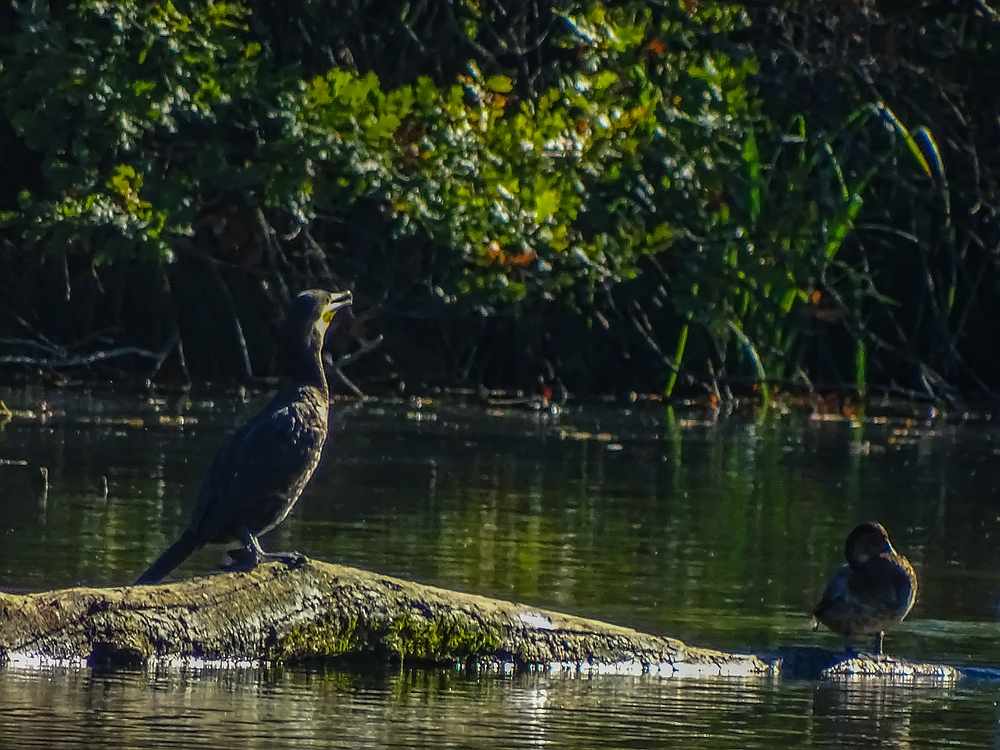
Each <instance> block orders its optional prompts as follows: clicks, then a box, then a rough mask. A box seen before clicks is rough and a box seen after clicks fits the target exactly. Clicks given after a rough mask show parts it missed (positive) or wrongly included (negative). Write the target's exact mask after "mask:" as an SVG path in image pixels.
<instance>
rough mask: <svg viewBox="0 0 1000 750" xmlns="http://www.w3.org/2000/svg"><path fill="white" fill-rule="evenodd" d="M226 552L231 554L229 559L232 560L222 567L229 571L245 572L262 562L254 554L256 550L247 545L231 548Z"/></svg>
mask: <svg viewBox="0 0 1000 750" xmlns="http://www.w3.org/2000/svg"><path fill="white" fill-rule="evenodd" d="M226 554H228V555H229V559H230V560H231V561H232V562H229V563H226V564H225V565H222V566H220V567H221V568H222V570H224V571H226V572H228V573H245V572H247V571H248V570H253V569H254V568H256V567H257V566H258V565H259V564H260V560H259V559H258V557H257V555H255V554H254V551H253V550H251V549H247V548H246V547H237V548H236V549H231V550H229V551H228V552H227V553H226Z"/></svg>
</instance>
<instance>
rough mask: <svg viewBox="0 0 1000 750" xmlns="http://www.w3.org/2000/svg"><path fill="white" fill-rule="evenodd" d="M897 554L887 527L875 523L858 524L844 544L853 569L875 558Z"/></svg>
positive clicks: (845, 554) (846, 555) (845, 553)
mask: <svg viewBox="0 0 1000 750" xmlns="http://www.w3.org/2000/svg"><path fill="white" fill-rule="evenodd" d="M885 553H888V554H890V555H895V554H896V549H895V548H894V547H893V546H892V542H890V541H889V532H887V531H886V530H885V526H883V525H882V524H880V523H876V522H875V521H869V522H868V523H862V524H858V525H857V526H855V527H854V530H853V531H852V532H851V533H850V534H848V535H847V542H846V543H845V544H844V557H846V558H847V562H848V564H849V565H850V566H851V567H857V566H859V565H864V564H865V563H866V562H868V560H870V559H871V558H873V557H878V556H879V555H881V554H885Z"/></svg>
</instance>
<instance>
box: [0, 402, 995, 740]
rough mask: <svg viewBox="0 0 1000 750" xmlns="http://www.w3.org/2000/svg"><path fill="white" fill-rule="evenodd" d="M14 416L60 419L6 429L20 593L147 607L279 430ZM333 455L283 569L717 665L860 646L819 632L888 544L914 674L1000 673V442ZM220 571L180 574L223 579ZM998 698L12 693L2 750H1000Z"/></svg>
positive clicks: (75, 412) (380, 690) (921, 436)
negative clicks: (394, 587)
mask: <svg viewBox="0 0 1000 750" xmlns="http://www.w3.org/2000/svg"><path fill="white" fill-rule="evenodd" d="M0 399H3V400H4V401H5V402H6V403H7V404H8V405H9V406H11V407H13V408H17V407H24V408H28V407H33V406H36V405H37V403H38V402H39V401H41V400H42V399H47V400H48V404H49V406H48V408H49V411H50V412H51V414H50V416H48V417H47V418H45V419H40V418H32V419H28V418H19V419H18V418H16V419H15V420H14V421H12V422H10V423H9V424H7V425H6V427H5V428H4V429H3V430H2V431H0V461H3V463H0V519H2V520H0V588H3V589H5V590H31V589H38V588H49V587H56V586H67V585H76V584H88V585H108V584H116V585H117V584H123V583H128V582H130V581H131V580H134V578H135V577H136V576H137V575H138V574H139V573H140V572H141V571H142V570H143V569H144V567H145V565H146V564H147V563H148V562H149V561H151V560H152V559H153V558H154V557H155V556H156V554H157V553H158V552H160V551H161V550H162V549H163V548H164V547H165V546H166V544H168V543H169V542H170V541H171V539H172V538H173V537H174V536H175V535H176V534H177V533H178V532H179V531H180V529H181V528H182V527H183V526H184V524H185V523H186V521H187V516H188V512H189V509H190V504H191V502H192V498H193V495H194V493H195V491H196V489H197V486H198V483H199V481H200V478H201V476H202V473H203V471H204V469H205V466H206V464H207V462H208V461H209V459H210V457H211V455H212V453H213V451H214V450H215V448H217V447H218V445H219V444H220V443H221V442H222V441H223V440H224V438H225V435H226V432H227V431H228V430H229V429H231V428H232V426H233V425H234V424H236V423H237V422H238V421H239V420H240V419H242V418H243V417H245V416H246V414H248V413H249V411H252V409H253V408H254V406H256V405H257V404H258V403H259V402H251V403H244V402H243V401H242V400H240V399H237V398H220V399H216V400H215V401H214V402H209V401H205V400H199V401H194V402H190V401H187V400H183V399H178V398H174V397H169V398H165V399H154V400H129V399H123V398H120V397H119V398H115V397H110V398H104V397H101V396H100V395H95V394H90V393H82V394H81V393H76V394H65V393H39V392H32V391H27V392H23V391H22V392H17V393H10V392H5V391H0ZM0 419H2V417H0ZM332 439H333V442H332V443H331V445H330V449H329V450H328V452H327V454H326V457H325V460H324V462H323V464H322V466H321V468H320V470H319V472H318V474H317V476H316V478H315V479H314V481H313V483H312V485H311V486H310V487H309V489H308V490H307V491H306V494H305V495H304V496H303V499H302V501H301V502H300V504H299V506H297V508H296V510H295V512H294V513H293V515H292V516H291V517H290V518H289V519H288V520H287V521H286V522H285V524H283V525H282V526H281V527H280V528H279V529H277V530H275V531H274V532H272V534H270V535H268V536H267V537H265V539H264V542H265V547H267V548H270V549H286V550H287V549H297V550H299V551H302V552H304V553H306V554H309V555H311V556H314V557H318V558H322V559H327V560H331V561H334V562H341V563H345V564H350V565H357V566H360V567H365V568H368V569H372V570H376V571H379V572H384V573H389V574H392V575H398V576H402V577H406V578H410V579H414V580H418V581H421V582H425V583H431V584H435V585H440V586H445V587H449V588H455V589H461V590H467V591H474V592H477V593H482V594H486V595H490V596H498V597H504V598H512V599H517V600H520V601H524V602H528V603H531V604H534V605H537V606H542V607H548V608H552V609H558V610H563V611H568V612H572V613H575V614H581V615H585V616H590V617H596V618H599V619H602V620H608V621H613V622H617V623H621V624H624V625H629V626H632V627H637V628H640V629H643V630H648V631H652V632H656V633H661V634H664V635H670V636H676V637H679V638H682V639H684V640H685V641H687V642H689V643H692V644H696V645H703V646H713V647H718V648H733V649H741V650H742V649H767V648H769V647H774V646H781V645H789V644H813V643H819V644H823V645H826V646H829V647H832V648H836V647H838V643H839V642H838V640H837V638H836V637H835V636H833V635H831V634H829V633H822V632H821V633H813V632H812V631H811V630H809V627H808V616H807V614H806V613H807V612H808V611H809V610H810V608H811V606H812V605H813V604H814V603H815V599H816V597H817V596H818V593H819V592H820V590H821V589H822V586H823V583H824V582H825V580H826V578H827V577H828V575H829V574H830V572H831V571H832V570H833V569H834V568H836V567H837V566H838V565H839V564H840V562H841V557H840V556H841V554H842V552H841V549H842V544H843V538H844V536H845V534H846V532H847V531H849V530H850V528H851V527H852V526H853V525H854V524H855V523H856V522H857V521H859V520H867V519H869V518H874V519H878V520H880V521H882V522H883V523H884V524H885V525H886V526H887V528H888V529H889V531H890V534H891V535H892V538H893V541H894V543H895V544H896V546H897V547H898V548H899V549H900V550H901V551H902V552H904V553H905V554H906V555H908V556H909V557H910V559H911V560H912V561H913V563H914V565H915V567H916V568H917V571H918V574H919V575H920V580H921V589H920V595H919V600H918V603H917V606H916V608H915V609H914V611H913V613H911V615H910V618H909V619H908V620H907V621H906V622H905V623H904V625H903V626H902V627H901V628H900V629H899V630H897V631H893V632H891V633H890V634H889V635H888V636H887V639H886V647H887V649H888V650H889V651H890V652H891V653H894V654H898V655H901V656H906V657H911V658H919V659H928V660H935V661H945V662H951V663H958V664H975V665H983V666H1000V654H998V653H997V651H996V648H995V644H996V642H997V640H998V635H1000V627H998V625H997V603H998V599H1000V550H998V549H997V544H996V541H997V538H998V534H1000V503H998V497H997V494H998V489H997V482H996V481H995V477H996V476H997V469H996V468H994V467H995V464H996V463H997V454H998V452H1000V431H997V430H995V429H994V428H993V427H992V426H991V425H990V424H989V423H986V422H978V423H971V422H970V423H961V422H955V421H948V420H944V419H937V420H933V421H926V420H912V419H904V418H888V419H884V420H876V419H865V420H861V421H859V422H855V423H852V422H850V421H824V420H816V419H809V418H807V417H805V416H802V415H776V414H771V415H769V416H768V417H767V418H765V419H762V420H758V421H757V422H755V421H753V420H746V419H736V418H731V419H723V420H718V421H716V420H713V419H711V418H710V415H707V414H703V413H696V412H692V413H678V414H676V415H670V414H669V413H668V412H667V411H666V410H664V409H662V408H660V407H642V408H636V409H633V410H631V411H622V410H614V409H587V410H569V411H567V412H565V413H563V414H562V415H560V416H558V417H556V418H552V417H551V416H550V415H545V414H538V413H534V412H530V411H527V410H522V409H516V408H512V409H503V410H494V411H487V410H483V409H481V408H478V407H476V408H473V407H468V408H463V407H461V406H460V405H438V404H424V405H418V404H415V403H405V404H389V405H386V404H381V405H373V404H366V405H363V406H351V407H346V408H345V409H344V410H343V413H342V414H341V416H340V418H339V419H338V421H337V424H336V427H335V429H334V431H333V438H332ZM39 466H45V467H47V469H48V471H49V480H50V483H51V486H50V488H49V491H48V493H47V495H44V494H43V493H42V490H41V487H40V485H39V483H38V467H39ZM105 480H106V484H107V494H106V495H105V491H104V487H105ZM219 552H220V551H219V550H218V549H209V550H203V551H202V552H200V553H199V554H198V555H196V556H195V557H193V558H192V559H191V560H190V561H189V562H188V564H186V565H185V566H184V567H183V568H181V569H180V570H179V571H178V572H177V575H185V576H186V575H193V574H197V573H200V572H205V571H208V570H211V569H212V567H213V566H214V565H215V564H216V563H217V562H218V560H219V558H220V554H219ZM998 693H1000V687H998V686H997V685H993V684H989V683H974V682H967V683H963V684H960V685H957V686H944V685H901V684H892V683H884V682H878V681H864V682H860V683H856V684H847V683H837V682H831V683H812V682H806V681H793V680H778V681H766V680H718V679H716V680H663V679H655V678H623V677H592V678H580V677H568V676H560V675H552V676H547V675H519V676H515V677H508V678H503V677H497V676H483V675H479V676H477V675H463V674H457V673H454V672H452V671H449V670H440V671H434V670H430V671H408V670H388V671H385V672H382V673H379V674H369V673H357V672H344V671H336V670H330V671H327V672H305V671H294V670H291V671H286V670H243V671H238V670H229V671H201V672H198V671H189V672H164V673H162V674H161V673H140V674H127V673H125V674H114V675H97V674H91V673H90V672H88V671H86V670H75V671H63V670H50V671H43V672H23V671H19V670H14V669H10V668H8V669H6V670H0V748H4V747H31V746H38V747H43V746H44V747H59V746H69V747H84V748H97V747H105V746H106V745H107V744H109V743H110V742H113V743H115V744H117V745H119V746H121V747H147V746H151V743H153V744H156V745H157V746H171V745H172V746H179V747H181V746H183V747H219V748H222V747H226V748H230V747H234V746H236V747H243V746H246V747H256V746H268V747H272V746H281V747H352V748H363V747H385V746H388V747H428V746H434V747H438V746H440V747H477V748H478V747H483V748H501V747H528V746H532V747H534V746H541V745H547V746H554V747H602V748H607V747H640V746H675V745H681V744H683V745H685V746H691V747H706V748H708V747H761V748H783V747H796V746H802V745H809V746H811V747H815V746H820V747H858V748H861V747H871V746H873V745H884V746H887V747H907V748H918V747H937V746H940V745H941V744H945V743H948V744H955V743H957V744H959V745H966V746H969V747H991V746H996V747H1000V740H998V739H997V738H998V731H997V708H996V702H997V700H998Z"/></svg>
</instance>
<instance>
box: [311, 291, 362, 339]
mask: <svg viewBox="0 0 1000 750" xmlns="http://www.w3.org/2000/svg"><path fill="white" fill-rule="evenodd" d="M353 301H354V295H352V294H351V293H350V292H349V291H348V292H331V293H330V301H329V302H327V303H326V305H325V306H324V307H323V312H322V313H321V314H320V316H319V320H317V321H316V329H317V330H318V331H319V332H320V333H324V332H325V331H326V329H327V328H328V327H329V326H330V323H331V322H332V321H333V316H334V315H336V314H337V310H339V309H340V308H342V307H347V306H348V305H350V304H351V303H352V302H353Z"/></svg>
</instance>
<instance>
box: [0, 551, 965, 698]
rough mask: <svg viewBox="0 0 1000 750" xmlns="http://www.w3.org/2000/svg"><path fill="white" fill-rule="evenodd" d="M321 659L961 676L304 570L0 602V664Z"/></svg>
mask: <svg viewBox="0 0 1000 750" xmlns="http://www.w3.org/2000/svg"><path fill="white" fill-rule="evenodd" d="M330 659H342V660H361V661H364V660H370V661H376V662H384V661H387V660H401V661H404V662H410V663H420V664H429V663H434V664H459V665H462V666H466V667H469V668H489V669H536V668H548V669H553V668H555V669H573V670H583V671H596V672H609V673H653V674H662V675H665V676H669V675H736V676H750V675H761V676H773V675H777V674H786V675H788V674H791V675H795V676H808V677H817V676H822V675H831V674H882V675H892V676H899V677H914V676H929V677H935V678H938V679H955V678H957V677H960V676H961V672H960V671H959V670H957V669H955V668H952V667H946V666H941V665H925V664H913V663H910V662H905V661H901V660H895V659H882V660H875V659H871V658H868V657H865V656H855V657H854V658H852V659H845V657H844V655H843V654H834V653H832V652H829V651H824V650H822V649H801V648H796V649H790V650H789V651H788V652H786V653H781V654H772V655H769V656H758V655H754V654H734V653H725V652H720V651H713V650H709V649H703V648H696V647H692V646H688V645H686V644H684V643H682V642H681V641H678V640H676V639H673V638H665V637H660V636H655V635H649V634H645V633H640V632H637V631H635V630H630V629H628V628H624V627H619V626H615V625H609V624H606V623H602V622H597V621H595V620H588V619H584V618H580V617H573V616H570V615H564V614H559V613H556V612H549V611H546V610H542V609H538V608H535V607H529V606H526V605H523V604H516V603H513V602H508V601H502V600H497V599H489V598H487V597H483V596H475V595H472V594H465V593H459V592H455V591H447V590H444V589H440V588H434V587H431V586H424V585H421V584H417V583H411V582H408V581H403V580H399V579H397V578H390V577H388V576H383V575H377V574H375V573H370V572H367V571H363V570H358V569H355V568H347V567H344V566H340V565H331V564H328V563H323V562H317V561H313V560H308V561H306V562H305V563H304V564H303V565H301V566H299V567H296V568H290V567H287V566H285V565H283V564H278V563H272V564H267V565H262V566H260V567H258V568H257V569H256V570H254V571H252V572H249V573H223V574H218V575H213V576H209V577H204V578H193V579H190V580H185V581H180V582H177V583H170V584H165V585H160V586H126V587H121V588H109V589H92V588H74V589H64V590H59V591H47V592H41V593H36V594H3V593H0V661H14V662H19V663H53V662H54V663H69V664H74V663H75V664H89V665H91V666H94V667H121V666H124V667H144V666H149V665H155V664H159V663H184V662H199V661H205V662H223V663H233V664H238V663H261V662H284V663H302V662H309V661H314V660H330Z"/></svg>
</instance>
